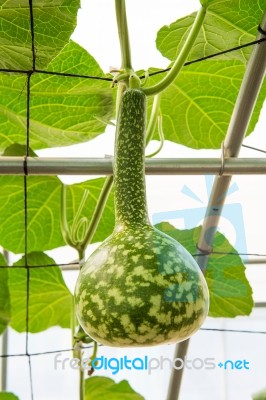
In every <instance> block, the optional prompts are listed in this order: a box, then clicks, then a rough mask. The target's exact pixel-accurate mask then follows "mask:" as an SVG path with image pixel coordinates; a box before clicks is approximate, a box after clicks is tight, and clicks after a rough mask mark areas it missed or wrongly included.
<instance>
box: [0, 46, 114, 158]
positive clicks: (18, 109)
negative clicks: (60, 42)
mask: <svg viewBox="0 0 266 400" xmlns="http://www.w3.org/2000/svg"><path fill="white" fill-rule="evenodd" d="M47 69H48V70H49V71H53V72H64V73H71V74H81V75H92V76H99V77H100V76H103V72H102V70H101V68H100V67H99V65H98V64H97V62H96V61H95V60H94V58H93V57H91V56H90V55H89V54H88V53H87V51H86V50H84V49H83V48H82V47H80V46H79V45H78V44H76V43H75V42H72V41H71V42H70V43H69V44H68V45H67V46H65V48H64V49H63V50H62V52H61V53H60V54H59V55H58V56H57V57H56V58H55V59H54V60H53V61H52V62H51V63H50V64H49V65H48V67H47ZM112 115H113V96H112V91H111V88H110V83H109V82H105V81H99V80H93V79H86V78H77V77H69V76H57V75H43V74H37V73H36V74H34V75H33V76H32V78H31V94H30V146H31V148H32V149H33V150H35V149H40V148H46V147H55V146H56V147H58V146H67V145H71V144H75V143H80V142H86V141H89V140H91V139H92V138H94V137H95V136H97V135H98V134H100V133H102V132H103V131H104V129H105V127H106V123H105V122H103V121H108V120H109V119H110V118H111V117H112ZM25 142H26V78H25V76H17V75H14V74H12V75H7V74H1V75H0V151H1V150H3V149H5V148H6V147H7V146H9V145H11V144H12V143H19V144H25Z"/></svg>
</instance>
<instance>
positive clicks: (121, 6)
mask: <svg viewBox="0 0 266 400" xmlns="http://www.w3.org/2000/svg"><path fill="white" fill-rule="evenodd" d="M115 8H116V21H117V28H118V36H119V41H120V49H121V59H122V69H125V70H127V69H130V70H131V69H132V66H131V52H130V42H129V34H128V26H127V14H126V3H125V0H115Z"/></svg>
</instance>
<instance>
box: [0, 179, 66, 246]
mask: <svg viewBox="0 0 266 400" xmlns="http://www.w3.org/2000/svg"><path fill="white" fill-rule="evenodd" d="M61 185H62V184H61V182H60V180H59V179H58V178H56V177H52V176H30V177H28V178H27V209H28V212H27V215H28V224H27V225H28V226H27V232H28V251H29V252H31V251H43V250H48V249H53V248H55V247H59V246H62V245H64V241H63V238H62V235H61V229H60V219H59V217H60V193H61ZM0 186H1V192H0V243H1V246H3V247H4V248H6V249H8V250H10V251H12V252H13V253H24V250H25V211H24V208H25V203H24V182H23V177H21V176H0Z"/></svg>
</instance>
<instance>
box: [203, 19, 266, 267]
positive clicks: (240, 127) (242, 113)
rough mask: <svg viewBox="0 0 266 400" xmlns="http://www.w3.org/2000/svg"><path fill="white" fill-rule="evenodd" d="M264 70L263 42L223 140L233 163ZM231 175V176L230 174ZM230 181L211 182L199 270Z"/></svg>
mask: <svg viewBox="0 0 266 400" xmlns="http://www.w3.org/2000/svg"><path fill="white" fill-rule="evenodd" d="M261 28H262V29H263V30H264V31H265V30H266V13H265V15H264V17H263V20H262V23H261ZM262 37H263V35H262V34H261V33H259V35H258V37H257V39H262ZM265 70H266V42H262V43H260V44H257V45H255V46H254V48H253V51H252V53H251V56H250V59H249V61H248V64H247V68H246V72H245V75H244V78H243V81H242V84H241V87H240V91H239V94H238V97H237V101H236V104H235V107H234V111H233V114H232V117H231V120H230V124H229V127H228V131H227V134H226V137H225V140H224V145H223V154H222V156H223V157H235V161H236V162H237V159H236V157H238V154H239V151H240V148H241V144H242V141H243V139H244V137H245V135H246V131H247V128H248V124H249V121H250V118H251V116H252V112H253V109H254V106H255V104H256V100H257V98H258V95H259V91H260V88H261V85H262V83H263V79H264V76H265ZM223 157H222V158H223ZM230 160H232V159H230ZM233 174H234V173H232V175H233ZM226 175H227V176H226ZM230 182H231V176H230V174H223V175H222V176H218V177H216V178H215V180H214V184H213V188H212V192H211V195H210V199H209V203H208V207H207V210H206V214H205V219H204V222H203V227H202V231H201V235H200V238H199V241H198V248H199V249H201V250H202V252H201V253H202V254H203V255H204V254H206V256H205V257H203V256H202V255H201V257H198V258H197V262H198V264H199V266H200V267H201V269H202V270H204V269H205V268H206V265H207V262H208V252H209V251H211V248H212V244H213V241H214V237H215V234H216V231H217V227H218V224H219V220H220V216H221V213H222V209H223V205H224V202H225V198H226V194H227V191H228V188H229V185H230Z"/></svg>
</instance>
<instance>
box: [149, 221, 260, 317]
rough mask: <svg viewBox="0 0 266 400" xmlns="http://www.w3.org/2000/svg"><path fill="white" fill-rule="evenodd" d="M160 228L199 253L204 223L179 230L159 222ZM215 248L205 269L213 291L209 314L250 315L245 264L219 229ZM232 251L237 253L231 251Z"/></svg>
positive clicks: (157, 226) (210, 288)
mask: <svg viewBox="0 0 266 400" xmlns="http://www.w3.org/2000/svg"><path fill="white" fill-rule="evenodd" d="M156 228H157V229H160V230H161V231H163V232H165V233H166V234H168V235H169V236H171V237H173V238H174V239H176V240H177V241H178V242H180V243H181V244H182V245H183V246H184V247H185V248H186V249H187V250H188V251H189V252H190V253H191V254H192V255H195V254H197V248H196V245H197V243H198V239H199V236H200V232H201V227H197V228H194V229H189V230H179V229H176V228H175V227H174V226H172V225H170V224H169V223H168V222H161V223H160V224H158V225H156ZM213 251H214V252H215V251H219V252H222V253H225V254H211V255H210V256H209V261H208V266H207V270H206V273H205V277H206V281H207V284H208V287H209V291H210V311H209V316H210V317H223V318H228V317H229V318H232V317H236V316H238V315H249V314H250V313H251V311H252V308H253V299H252V289H251V287H250V284H249V282H248V280H247V278H246V276H245V266H244V264H243V262H242V260H241V258H240V256H239V255H238V254H237V252H236V250H235V249H234V248H233V247H232V246H231V245H230V243H229V242H228V240H227V239H226V237H225V236H224V235H222V234H221V233H219V232H217V233H216V236H215V240H214V244H213ZM232 253H235V254H233V255H232Z"/></svg>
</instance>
